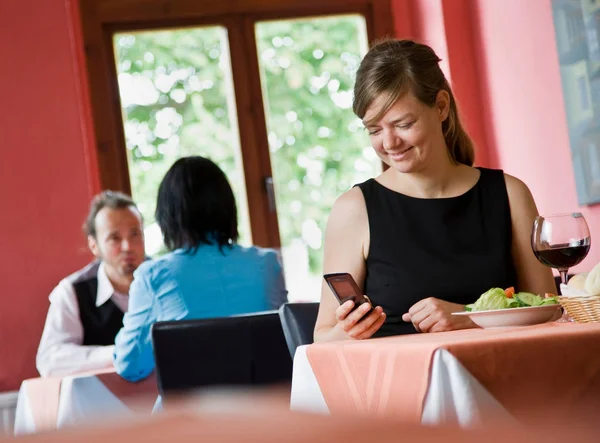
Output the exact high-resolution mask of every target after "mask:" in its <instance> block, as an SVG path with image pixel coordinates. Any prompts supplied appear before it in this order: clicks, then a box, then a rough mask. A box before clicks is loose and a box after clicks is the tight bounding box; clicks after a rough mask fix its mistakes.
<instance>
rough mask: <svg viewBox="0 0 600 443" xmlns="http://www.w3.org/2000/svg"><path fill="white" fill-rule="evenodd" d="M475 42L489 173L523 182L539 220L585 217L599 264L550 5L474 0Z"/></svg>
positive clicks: (591, 260) (597, 232)
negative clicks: (576, 166)
mask: <svg viewBox="0 0 600 443" xmlns="http://www.w3.org/2000/svg"><path fill="white" fill-rule="evenodd" d="M472 6H473V9H472V14H473V18H474V22H475V23H476V24H477V30H476V33H475V37H476V38H475V42H476V44H477V46H478V48H477V53H478V54H477V58H476V60H477V62H478V69H479V71H480V73H481V74H482V81H483V85H482V88H481V92H482V98H483V102H484V104H485V108H484V112H485V113H486V114H487V117H488V118H487V122H486V134H487V145H488V148H489V149H490V150H492V151H493V152H494V156H493V157H495V159H496V160H495V161H494V162H493V164H492V166H495V167H499V168H502V169H504V170H505V171H506V172H508V173H510V174H512V175H515V176H517V177H519V178H520V179H522V180H523V181H525V182H526V183H527V184H528V185H529V187H530V189H531V191H532V193H533V195H534V197H535V199H536V202H537V205H538V209H539V211H540V213H542V214H544V213H545V214H550V213H563V212H572V211H581V212H582V213H583V214H584V216H585V217H586V219H587V222H588V224H589V226H590V230H591V232H592V248H591V251H590V254H589V255H588V257H587V258H586V260H584V261H583V263H582V264H581V265H579V266H578V267H577V268H576V269H575V270H576V271H583V270H589V269H590V268H592V267H593V266H594V265H595V264H596V263H598V262H599V261H600V248H598V247H596V246H595V242H597V241H600V206H598V205H596V206H592V207H587V206H586V207H579V205H578V203H577V194H576V191H575V179H574V175H573V168H572V165H571V154H570V150H569V140H568V128H567V121H566V116H565V108H564V104H563V95H562V86H561V80H560V71H559V64H558V53H557V49H556V43H555V37H554V26H553V22H552V9H551V2H550V0H535V1H523V0H502V1H489V0H474V1H473V2H472Z"/></svg>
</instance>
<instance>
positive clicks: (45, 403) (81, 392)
mask: <svg viewBox="0 0 600 443" xmlns="http://www.w3.org/2000/svg"><path fill="white" fill-rule="evenodd" d="M89 386H95V387H96V389H94V390H93V392H92V390H89V389H88V388H87V387H89ZM157 395H158V391H157V388H156V379H155V377H154V375H152V376H151V377H149V378H147V379H146V380H144V381H142V382H139V383H129V382H127V381H125V380H123V379H122V378H121V377H119V375H117V374H116V373H115V372H114V370H111V369H109V370H102V371H96V372H93V373H90V372H88V373H85V374H78V375H72V376H66V377H62V378H61V377H47V378H35V379H30V380H25V381H24V382H23V384H22V385H21V389H20V391H19V397H18V400H17V412H16V417H15V433H16V434H25V433H31V432H39V431H42V430H51V429H56V428H57V427H60V426H61V424H74V423H76V422H83V421H93V420H94V419H95V418H96V417H94V416H93V415H94V414H97V413H98V412H105V413H106V414H110V413H111V412H113V413H114V412H116V411H122V410H131V411H136V412H137V411H143V412H148V413H149V412H150V411H151V410H152V405H153V403H154V400H155V399H156V397H157ZM61 415H62V417H61Z"/></svg>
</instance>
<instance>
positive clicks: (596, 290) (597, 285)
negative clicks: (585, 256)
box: [585, 263, 600, 295]
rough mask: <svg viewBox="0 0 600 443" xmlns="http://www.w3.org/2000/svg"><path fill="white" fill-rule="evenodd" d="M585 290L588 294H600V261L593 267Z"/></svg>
mask: <svg viewBox="0 0 600 443" xmlns="http://www.w3.org/2000/svg"><path fill="white" fill-rule="evenodd" d="M585 292H587V293H588V294H592V295H595V294H600V263H598V264H597V265H596V266H594V267H593V268H592V270H591V271H590V272H589V274H588V276H587V278H586V279H585Z"/></svg>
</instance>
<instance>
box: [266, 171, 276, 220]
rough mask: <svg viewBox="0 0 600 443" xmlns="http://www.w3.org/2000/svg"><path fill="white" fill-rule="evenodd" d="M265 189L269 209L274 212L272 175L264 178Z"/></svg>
mask: <svg viewBox="0 0 600 443" xmlns="http://www.w3.org/2000/svg"><path fill="white" fill-rule="evenodd" d="M265 190H266V191H267V200H268V202H269V211H271V212H275V211H276V209H275V189H274V186H273V177H266V178H265Z"/></svg>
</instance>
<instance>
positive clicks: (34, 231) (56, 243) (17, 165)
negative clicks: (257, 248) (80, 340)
mask: <svg viewBox="0 0 600 443" xmlns="http://www.w3.org/2000/svg"><path fill="white" fill-rule="evenodd" d="M70 14H71V10H70V3H69V2H65V1H64V0H19V1H0V60H1V61H2V62H1V66H2V69H0V88H1V89H0V91H1V92H0V97H1V98H0V128H1V131H0V133H1V135H2V140H1V148H0V149H1V150H2V160H0V202H1V205H2V210H1V211H0V248H1V249H0V281H1V282H2V284H1V286H0V288H1V289H0V392H1V391H4V390H12V389H17V388H18V386H19V383H20V381H21V380H22V379H23V378H27V377H33V376H36V375H37V372H36V370H35V352H36V350H37V345H38V343H39V338H40V335H41V332H42V327H43V322H44V318H45V316H46V311H47V309H48V294H49V293H50V291H51V290H52V288H53V287H54V286H55V285H56V283H58V281H59V280H60V279H61V278H62V277H64V276H65V275H67V274H68V273H70V272H72V271H74V270H76V269H77V268H78V267H80V266H81V265H83V264H84V263H86V262H87V261H88V259H89V255H88V253H87V250H86V244H85V242H84V237H83V235H82V231H81V226H82V223H83V218H84V216H85V213H86V211H87V207H88V203H89V200H90V196H91V194H92V189H93V188H94V180H93V179H91V178H90V174H89V173H88V171H89V160H88V159H86V157H85V154H84V153H85V152H86V150H85V149H84V147H85V146H87V140H86V139H87V136H86V132H85V131H84V129H83V128H84V126H83V117H82V115H85V111H82V108H81V104H82V101H81V90H80V88H79V85H80V83H78V73H79V71H78V66H79V64H78V63H76V60H77V59H78V52H77V50H76V49H77V47H76V45H73V38H72V35H73V33H74V32H75V31H76V30H74V29H73V28H72V26H71V24H72V21H71V19H70Z"/></svg>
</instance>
